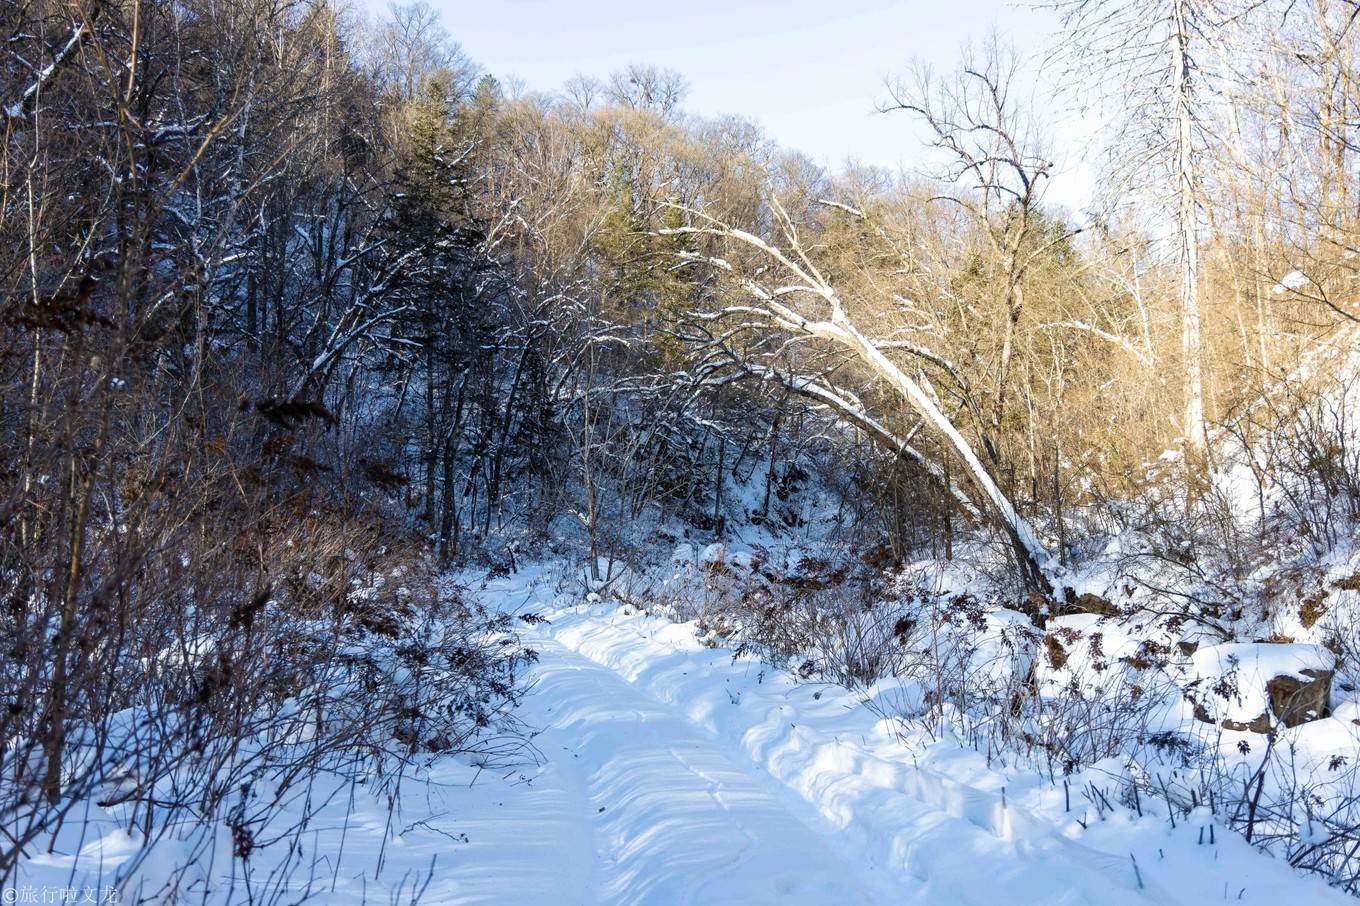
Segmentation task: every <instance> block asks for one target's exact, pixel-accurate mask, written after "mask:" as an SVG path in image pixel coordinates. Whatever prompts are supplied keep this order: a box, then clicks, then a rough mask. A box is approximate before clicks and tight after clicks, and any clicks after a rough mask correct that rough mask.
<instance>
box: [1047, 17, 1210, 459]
mask: <svg viewBox="0 0 1360 906" xmlns="http://www.w3.org/2000/svg"><path fill="white" fill-rule="evenodd" d="M1053 5H1054V8H1055V9H1056V10H1057V11H1058V13H1059V15H1060V17H1061V19H1062V23H1063V26H1064V28H1065V29H1066V30H1067V31H1068V33H1069V35H1070V38H1071V40H1070V41H1069V46H1070V48H1071V51H1070V53H1071V56H1072V61H1073V63H1074V64H1075V65H1074V67H1073V70H1072V78H1073V79H1081V80H1082V81H1083V82H1085V81H1087V80H1088V77H1089V76H1091V75H1092V74H1094V76H1095V81H1096V83H1097V84H1098V85H1099V86H1100V87H1101V89H1102V100H1103V101H1104V102H1105V103H1107V104H1110V105H1112V106H1116V107H1118V108H1119V109H1120V111H1121V113H1122V114H1123V116H1124V128H1123V129H1122V130H1121V132H1120V133H1119V135H1118V136H1117V138H1116V139H1115V141H1114V147H1113V152H1114V153H1113V154H1112V156H1113V157H1114V158H1116V160H1115V162H1114V167H1113V169H1114V171H1115V172H1114V175H1115V176H1116V177H1117V178H1115V179H1113V180H1112V181H1111V185H1112V188H1113V195H1112V197H1118V196H1120V195H1122V194H1123V192H1124V191H1125V189H1126V188H1128V187H1129V186H1130V185H1134V186H1138V187H1140V188H1142V189H1144V190H1145V191H1150V192H1151V193H1152V194H1154V195H1157V196H1160V197H1161V198H1162V200H1163V201H1164V202H1168V203H1169V206H1170V209H1171V210H1172V211H1174V219H1173V227H1174V236H1175V246H1176V261H1177V264H1178V267H1179V270H1180V281H1179V282H1180V292H1179V295H1180V307H1181V356H1182V366H1183V368H1184V371H1185V378H1184V409H1183V413H1182V419H1181V431H1182V434H1183V437H1184V442H1185V446H1186V449H1187V450H1188V451H1189V452H1191V453H1192V454H1194V455H1196V456H1202V455H1203V454H1204V453H1205V452H1206V450H1207V446H1208V435H1207V433H1206V427H1205V394H1204V366H1203V361H1204V352H1203V340H1202V336H1201V333H1202V331H1201V316H1200V307H1201V303H1200V294H1201V287H1200V282H1201V281H1200V257H1201V255H1200V218H1201V208H1202V206H1203V197H1202V189H1203V187H1202V184H1201V180H1200V173H1199V169H1200V158H1201V155H1202V152H1203V147H1204V145H1205V143H1206V141H1207V138H1206V136H1207V131H1206V129H1205V126H1206V123H1205V120H1206V118H1207V117H1206V114H1205V104H1204V101H1203V100H1202V99H1201V98H1200V96H1199V92H1200V90H1201V83H1202V82H1203V81H1204V80H1205V79H1206V78H1207V76H1206V74H1205V72H1204V70H1203V69H1202V68H1201V66H1202V64H1204V63H1206V62H1207V60H1208V58H1209V54H1208V53H1202V52H1201V51H1202V50H1203V47H1204V44H1205V42H1206V41H1207V40H1208V36H1209V35H1211V34H1212V33H1213V32H1214V31H1215V30H1216V29H1218V28H1219V27H1220V26H1221V24H1222V22H1223V20H1224V19H1225V18H1227V16H1226V14H1225V13H1224V12H1223V11H1222V10H1221V9H1219V7H1218V4H1217V3H1216V2H1214V0H1159V2H1154V3H1147V2H1144V0H1058V2H1056V3H1054V4H1053ZM1161 174H1165V175H1164V176H1162V175H1161Z"/></svg>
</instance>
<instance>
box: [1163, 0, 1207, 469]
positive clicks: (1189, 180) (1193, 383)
mask: <svg viewBox="0 0 1360 906" xmlns="http://www.w3.org/2000/svg"><path fill="white" fill-rule="evenodd" d="M1188 13H1189V10H1188V0H1173V2H1172V4H1171V19H1172V26H1173V28H1174V29H1175V35H1174V37H1173V41H1172V47H1173V51H1172V53H1173V59H1172V75H1173V78H1174V79H1175V85H1174V90H1175V104H1176V180H1177V182H1178V184H1179V185H1178V190H1179V192H1178V196H1179V199H1178V206H1177V215H1176V221H1177V224H1176V225H1177V231H1178V232H1179V234H1180V264H1181V353H1182V356H1183V357H1184V359H1185V424H1184V425H1183V426H1182V430H1183V431H1184V433H1185V446H1186V449H1187V451H1188V452H1190V453H1193V454H1196V455H1198V456H1203V455H1204V452H1205V450H1206V449H1207V448H1208V445H1209V443H1208V436H1207V434H1206V432H1205V426H1204V379H1203V374H1202V371H1203V365H1202V358H1203V356H1202V352H1201V348H1200V318H1199V235H1198V232H1197V230H1196V223H1197V220H1198V210H1197V206H1196V204H1195V182H1196V180H1195V156H1194V144H1193V143H1194V121H1193V118H1192V116H1191V107H1190V102H1191V98H1190V66H1191V60H1190V23H1189V19H1188Z"/></svg>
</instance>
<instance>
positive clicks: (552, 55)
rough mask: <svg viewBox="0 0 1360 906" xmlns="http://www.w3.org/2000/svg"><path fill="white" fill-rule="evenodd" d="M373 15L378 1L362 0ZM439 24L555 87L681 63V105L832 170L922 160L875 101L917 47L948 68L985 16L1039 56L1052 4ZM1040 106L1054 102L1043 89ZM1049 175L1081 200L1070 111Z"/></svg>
mask: <svg viewBox="0 0 1360 906" xmlns="http://www.w3.org/2000/svg"><path fill="white" fill-rule="evenodd" d="M365 2H366V3H367V5H368V6H369V8H370V9H372V10H373V11H374V12H375V13H381V12H382V11H384V10H385V9H386V7H387V3H386V0H365ZM430 2H431V3H432V4H433V5H434V6H435V7H436V8H438V9H439V10H440V12H441V13H442V15H443V20H444V26H445V27H446V28H447V29H448V31H449V33H450V35H452V36H453V38H454V39H455V40H456V41H458V42H459V43H460V44H461V45H462V46H463V49H464V51H466V53H467V54H468V56H470V57H471V58H472V59H473V60H475V61H477V62H478V63H480V64H481V65H483V66H485V67H486V68H487V69H488V70H489V71H490V72H491V74H492V75H495V76H496V77H498V78H501V79H503V80H504V79H506V78H507V77H509V76H514V77H517V78H518V79H520V80H522V81H523V83H524V85H525V87H527V88H528V89H531V90H542V91H556V90H557V89H558V88H560V87H561V85H562V84H563V83H564V82H565V81H566V80H567V79H568V78H570V77H571V76H572V75H575V74H578V73H580V74H585V75H591V76H596V77H603V76H605V75H607V74H608V73H609V72H611V71H613V70H617V69H620V68H622V67H623V66H625V65H627V64H628V63H650V64H654V65H657V66H662V67H669V68H671V69H675V70H677V71H679V72H680V73H681V74H682V75H683V76H684V77H685V78H686V80H687V81H688V82H689V86H690V91H689V95H688V98H687V101H686V104H685V107H686V109H688V110H690V111H692V112H694V113H698V114H701V115H714V114H720V113H733V114H739V115H741V116H744V117H747V118H749V119H752V120H754V121H756V122H758V123H759V124H760V125H761V126H762V127H763V129H764V130H765V132H766V133H767V134H768V135H769V136H771V137H772V138H773V139H775V140H776V141H777V142H779V143H780V144H781V145H783V146H786V147H790V148H797V149H799V150H801V151H803V152H804V153H806V154H808V155H809V156H811V157H812V158H813V159H814V160H817V161H818V162H819V163H823V164H827V165H830V166H832V167H838V166H839V165H840V164H842V163H843V162H844V161H845V160H847V159H848V158H855V159H858V160H860V161H862V162H865V163H870V164H875V165H878V166H883V167H887V168H889V169H893V170H896V169H898V168H899V167H905V168H906V169H908V170H914V169H916V168H918V167H919V166H920V164H921V144H920V140H919V136H918V134H917V133H916V132H915V131H914V129H913V126H912V123H911V122H910V118H909V117H908V116H907V115H905V114H901V113H898V114H887V115H885V114H880V113H877V112H875V110H874V105H875V103H876V102H878V101H880V100H882V99H883V98H884V97H885V89H884V80H885V78H887V77H888V76H889V75H891V74H893V73H901V72H903V71H904V70H905V69H906V68H907V66H908V64H909V63H910V61H911V60H913V59H915V58H920V59H923V60H925V61H926V62H928V63H930V64H932V65H935V66H937V67H938V68H946V67H948V66H950V65H951V64H952V63H953V62H954V61H955V59H956V58H957V55H958V51H959V48H960V46H961V45H963V44H964V43H965V42H968V41H970V40H981V39H982V38H984V37H985V36H986V35H987V33H988V32H989V31H990V30H991V29H992V28H993V27H995V28H996V29H997V30H998V31H999V32H1000V33H1001V34H1002V35H1003V37H1006V38H1008V39H1009V40H1010V41H1011V42H1012V43H1014V44H1015V45H1016V47H1017V48H1018V49H1019V50H1020V51H1021V53H1022V54H1026V55H1029V56H1031V57H1032V58H1034V59H1035V60H1036V61H1037V60H1038V58H1039V57H1041V56H1042V54H1043V53H1044V51H1045V50H1046V49H1047V47H1048V45H1049V43H1050V41H1051V37H1052V32H1053V30H1054V28H1055V26H1056V23H1055V20H1054V17H1053V15H1052V13H1050V12H1048V11H1046V10H1037V11H1036V10H1033V9H1031V8H1029V7H1028V6H1021V5H1017V4H1013V3H1008V2H1005V0H952V2H950V0H668V2H651V0H578V2H569V0H430ZM1040 103H1041V106H1043V107H1044V108H1045V111H1050V110H1051V109H1052V103H1051V102H1050V101H1047V100H1041V102H1040ZM1055 119H1057V120H1059V122H1056V123H1055V126H1056V127H1057V128H1056V131H1057V134H1058V137H1059V139H1060V141H1059V142H1057V143H1056V144H1057V145H1058V152H1057V153H1056V154H1055V157H1056V158H1057V163H1058V164H1059V169H1060V173H1059V175H1058V178H1057V179H1056V180H1055V183H1054V185H1053V187H1052V189H1051V190H1050V200H1052V201H1054V202H1058V203H1062V204H1067V205H1069V206H1071V207H1078V206H1080V205H1081V204H1083V203H1084V202H1085V200H1086V195H1087V192H1088V184H1089V177H1088V176H1087V171H1086V168H1085V167H1084V166H1082V165H1081V164H1080V162H1079V160H1078V159H1077V157H1078V154H1079V149H1078V148H1076V145H1077V141H1076V138H1075V136H1076V135H1077V134H1078V132H1079V130H1078V129H1077V127H1076V126H1075V125H1074V124H1073V123H1072V122H1071V120H1072V119H1073V118H1071V117H1056V118H1055Z"/></svg>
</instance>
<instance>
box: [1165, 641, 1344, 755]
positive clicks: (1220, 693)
mask: <svg viewBox="0 0 1360 906" xmlns="http://www.w3.org/2000/svg"><path fill="white" fill-rule="evenodd" d="M1189 669H1190V676H1189V677H1188V679H1189V681H1190V685H1191V687H1192V688H1191V697H1192V698H1193V700H1194V701H1195V703H1196V715H1197V716H1198V717H1199V718H1200V719H1201V720H1206V721H1209V722H1211V723H1218V724H1221V725H1222V726H1224V727H1226V728H1227V729H1230V730H1251V731H1253V732H1256V733H1265V732H1267V731H1268V730H1270V729H1271V727H1272V726H1273V725H1274V723H1275V721H1276V720H1279V721H1281V722H1283V723H1284V725H1285V726H1287V727H1293V726H1297V725H1299V724H1301V723H1305V722H1307V721H1310V720H1316V719H1317V718H1320V717H1322V716H1324V715H1325V714H1326V712H1327V707H1328V704H1329V695H1330V691H1331V682H1332V676H1333V675H1334V673H1335V670H1336V656H1335V655H1334V654H1332V652H1330V651H1328V650H1327V649H1326V648H1323V647H1322V646H1321V645H1292V644H1272V643H1265V642H1239V643H1234V644H1228V645H1214V646H1212V647H1209V648H1201V649H1199V650H1198V651H1196V652H1195V653H1194V655H1192V656H1191V659H1190V668H1189Z"/></svg>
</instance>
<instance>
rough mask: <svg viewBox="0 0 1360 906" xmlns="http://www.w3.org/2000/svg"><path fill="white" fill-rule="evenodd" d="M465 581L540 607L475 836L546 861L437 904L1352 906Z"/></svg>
mask: <svg viewBox="0 0 1360 906" xmlns="http://www.w3.org/2000/svg"><path fill="white" fill-rule="evenodd" d="M484 593H485V594H487V595H488V596H490V597H494V598H500V599H502V600H503V601H504V603H505V606H506V607H507V608H508V609H510V610H512V611H516V612H524V611H533V612H538V613H541V614H544V615H546V616H548V617H549V618H550V619H551V623H549V624H547V625H541V626H537V627H534V628H532V629H527V630H526V632H525V638H526V642H527V643H528V644H529V645H530V646H531V647H533V648H535V649H536V650H537V651H539V653H540V661H539V664H538V667H537V669H536V679H537V686H536V688H535V689H534V691H533V692H532V693H531V694H530V696H529V697H528V699H527V700H526V702H525V705H524V709H525V710H524V714H525V717H526V719H527V720H528V721H529V722H530V723H532V724H535V725H537V726H540V727H543V728H545V729H544V730H543V732H542V733H541V734H540V735H539V736H538V737H537V739H536V743H537V745H538V747H539V748H540V750H541V751H542V753H543V755H544V757H545V764H544V767H543V768H542V769H541V771H540V772H539V774H538V776H537V777H536V778H535V779H534V780H533V783H532V784H531V785H529V786H528V787H520V788H517V792H516V793H515V795H516V797H519V798H521V799H522V802H521V803H520V804H519V806H518V807H516V808H515V809H514V810H513V811H512V812H502V813H500V814H499V816H498V819H499V820H497V821H496V822H495V823H494V824H488V825H487V826H486V828H485V832H486V833H488V834H490V835H491V836H492V837H493V838H494V839H498V840H503V841H514V840H518V839H523V840H534V841H543V840H544V839H545V838H547V837H550V836H552V835H557V839H558V840H559V841H560V842H559V844H558V846H557V848H555V849H552V847H551V845H550V849H552V852H551V854H550V855H549V856H548V857H547V860H548V861H549V862H551V863H554V864H555V865H556V866H557V867H556V868H555V869H553V870H552V871H549V872H547V875H545V874H544V871H545V870H546V869H547V866H546V865H543V864H541V860H540V859H538V858H532V859H531V860H530V861H531V862H532V863H533V864H535V866H536V868H535V870H534V871H530V872H527V873H524V874H521V873H519V872H516V871H514V870H513V868H507V869H500V870H497V871H495V872H492V871H490V869H491V867H490V866H485V868H486V869H487V870H488V874H487V875H484V880H485V878H486V877H489V876H490V875H492V874H494V875H496V876H497V883H496V884H495V886H494V888H491V887H486V886H483V885H479V884H475V883H474V884H468V883H466V882H467V880H468V878H467V876H466V874H465V873H464V872H463V871H460V870H458V868H457V866H450V868H452V869H453V871H452V872H451V874H448V875H445V876H444V877H442V878H441V879H440V881H441V882H442V883H439V884H437V885H436V887H437V888H439V889H440V891H441V892H442V893H444V894H446V895H448V896H447V899H444V898H441V897H440V895H439V894H435V895H434V896H433V897H432V899H433V900H435V901H438V902H495V903H525V904H530V903H548V902H551V903H583V904H584V903H600V904H616V903H617V904H623V903H657V904H661V903H666V904H670V903H696V904H699V903H703V904H709V903H733V904H746V903H767V902H779V903H809V904H821V903H825V904H838V903H875V902H876V903H921V904H946V903H948V904H979V906H980V904H988V906H997V904H1011V903H1016V904H1019V903H1052V904H1086V903H1089V904H1093V906H1094V904H1102V906H1104V904H1126V903H1127V904H1134V903H1203V902H1206V901H1210V900H1213V901H1223V900H1228V901H1233V902H1243V903H1253V902H1254V903H1272V902H1274V901H1277V900H1280V899H1281V898H1288V899H1290V900H1291V901H1300V898H1302V899H1303V900H1306V901H1308V902H1316V903H1338V904H1339V903H1346V902H1351V901H1350V900H1349V899H1348V898H1345V897H1343V896H1342V895H1340V894H1339V893H1337V892H1335V891H1332V890H1330V889H1329V888H1327V887H1325V886H1324V885H1323V884H1321V883H1320V882H1317V881H1315V880H1312V879H1308V878H1303V877H1300V876H1299V875H1296V874H1294V873H1293V872H1292V871H1290V870H1289V869H1288V867H1287V866H1284V865H1282V864H1280V863H1278V862H1276V861H1274V860H1272V859H1269V858H1268V857H1264V856H1262V855H1260V854H1259V853H1257V852H1256V851H1255V850H1252V849H1251V848H1250V847H1249V846H1247V844H1246V843H1245V842H1244V841H1242V840H1241V839H1240V838H1239V837H1237V836H1235V835H1232V834H1230V833H1227V832H1222V831H1220V833H1219V835H1218V836H1217V838H1216V841H1217V842H1216V845H1214V846H1208V845H1204V846H1201V845H1197V842H1196V840H1195V838H1194V835H1193V832H1192V831H1190V830H1188V829H1187V828H1185V827H1184V825H1182V826H1181V828H1180V829H1178V830H1173V829H1171V828H1170V827H1169V825H1168V823H1167V821H1166V820H1165V816H1164V815H1162V816H1160V817H1157V816H1153V815H1151V814H1149V815H1147V816H1145V817H1138V816H1136V815H1134V814H1132V813H1131V812H1128V811H1127V810H1123V809H1117V810H1116V812H1115V813H1113V814H1108V815H1106V816H1105V817H1104V818H1103V819H1099V820H1097V819H1096V818H1095V816H1093V815H1091V814H1089V813H1088V812H1087V811H1086V810H1085V809H1084V808H1083V809H1081V810H1076V809H1074V810H1072V812H1071V813H1070V814H1068V813H1067V812H1066V810H1065V809H1064V808H1063V806H1062V804H1061V803H1062V802H1063V793H1062V790H1061V787H1060V786H1059V787H1057V788H1054V786H1053V785H1052V784H1050V783H1048V782H1047V781H1045V780H1043V778H1038V777H1036V776H1035V775H1032V774H1025V773H1023V772H1015V773H1014V774H1008V773H1006V772H1005V771H1004V770H997V769H996V767H995V766H988V765H987V764H986V761H985V759H984V758H983V757H982V756H980V755H978V754H976V753H974V752H971V751H969V750H964V749H961V748H959V747H958V746H956V745H952V744H948V743H945V744H943V745H939V746H936V747H933V748H931V749H929V750H926V751H917V752H915V753H913V752H912V751H909V750H908V749H907V748H906V747H905V746H904V745H903V744H902V743H901V742H900V741H898V740H897V739H896V738H894V737H893V736H892V735H891V734H889V733H887V732H885V728H884V726H883V725H882V724H881V723H880V722H879V721H878V720H877V719H876V718H875V717H874V716H873V715H872V714H871V713H870V712H869V711H868V710H867V709H865V708H864V707H862V706H861V705H860V703H859V702H858V701H857V700H856V699H855V697H854V696H852V695H850V694H849V693H846V692H845V691H844V690H840V689H836V688H830V687H824V686H816V685H810V684H800V683H796V682H794V681H792V680H791V679H790V678H789V677H788V676H786V675H784V674H782V673H780V672H778V671H774V670H771V669H770V668H768V667H765V666H763V665H761V664H760V663H759V662H757V661H754V660H751V659H740V660H736V659H734V658H733V656H732V653H731V652H728V651H721V650H712V649H707V648H704V647H703V646H701V645H700V644H699V643H698V642H697V641H696V640H695V639H694V636H693V628H692V627H687V626H681V625H675V624H671V623H669V622H667V621H664V620H661V619H658V618H652V617H646V616H643V615H639V614H633V615H629V614H626V613H624V612H622V611H621V610H619V609H618V608H617V607H616V606H613V605H598V606H594V607H590V606H573V607H567V608H561V607H555V605H554V604H553V603H552V602H553V595H551V594H549V593H547V592H546V590H545V591H543V593H542V597H539V596H538V595H537V594H536V593H535V589H534V588H533V587H531V586H529V585H528V584H527V583H524V582H523V581H522V580H521V581H516V580H501V581H498V582H493V583H491V584H490V585H489V586H488V587H487V588H486V589H485V592H484ZM559 603H560V602H559ZM1008 794H1009V795H1008ZM533 803H536V804H537V807H534V805H533ZM506 804H510V803H506ZM1078 818H1081V819H1083V820H1084V821H1085V822H1086V823H1087V824H1088V825H1089V827H1088V828H1081V829H1080V830H1079V829H1078V828H1079V827H1080V822H1079V821H1078V820H1077V819H1078ZM478 820H479V819H478V818H477V817H474V818H473V821H474V822H475V821H478ZM468 833H469V836H471V837H472V838H473V839H474V840H475V839H477V837H478V836H479V835H480V834H481V831H479V830H478V829H469V830H468ZM467 855H471V853H468V854H467ZM462 861H463V865H464V866H465V867H466V866H467V864H468V862H467V860H462ZM548 875H551V876H552V877H555V878H556V883H555V885H554V887H553V894H552V895H551V896H547V897H545V896H544V889H543V877H546V876H548ZM541 876H542V877H541ZM479 889H480V891H482V892H479ZM493 889H494V893H493V892H492V891H493ZM455 892H456V893H455ZM434 893H435V892H434V891H433V890H432V894H434Z"/></svg>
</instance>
